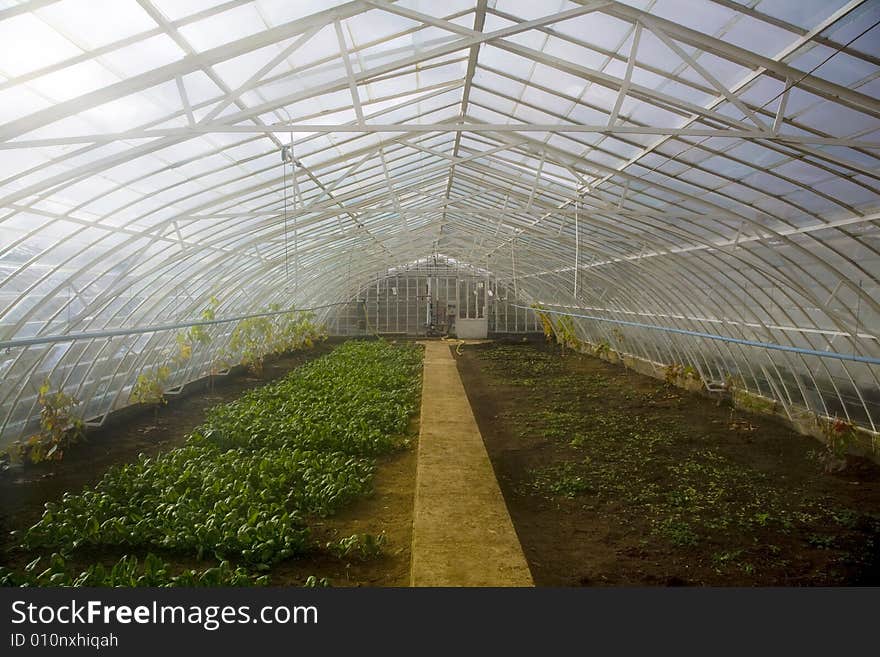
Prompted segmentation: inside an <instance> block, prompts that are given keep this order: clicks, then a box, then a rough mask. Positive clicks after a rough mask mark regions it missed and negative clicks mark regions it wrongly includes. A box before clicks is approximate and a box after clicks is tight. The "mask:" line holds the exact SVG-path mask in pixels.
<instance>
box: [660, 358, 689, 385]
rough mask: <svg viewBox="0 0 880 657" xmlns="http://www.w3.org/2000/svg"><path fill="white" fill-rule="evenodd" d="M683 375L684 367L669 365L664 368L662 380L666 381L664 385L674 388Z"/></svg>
mask: <svg viewBox="0 0 880 657" xmlns="http://www.w3.org/2000/svg"><path fill="white" fill-rule="evenodd" d="M683 374H684V365H680V364H679V363H670V364H669V365H667V366H666V369H665V370H663V380H664V381H666V385H668V386H674V385H676V384H677V383H678V380H679V378H681V377H682V375H683Z"/></svg>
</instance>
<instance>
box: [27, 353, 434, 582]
mask: <svg viewBox="0 0 880 657" xmlns="http://www.w3.org/2000/svg"><path fill="white" fill-rule="evenodd" d="M420 362H421V349H420V348H419V347H417V346H414V345H405V346H404V345H400V346H394V345H390V344H388V343H385V342H383V341H375V342H350V343H346V344H345V345H343V346H341V347H339V348H337V349H336V350H334V351H333V352H332V353H330V354H329V355H327V356H324V357H322V358H319V359H317V360H314V361H312V362H310V363H308V364H306V365H303V366H301V367H299V368H297V369H296V370H294V371H293V372H291V373H290V374H289V375H288V376H286V377H284V378H282V379H280V380H278V381H276V382H274V383H272V384H269V385H265V386H263V387H261V388H257V389H254V390H252V391H250V392H248V393H247V394H245V395H244V396H242V397H241V398H239V399H238V400H236V401H234V402H231V403H228V404H223V405H220V406H217V407H215V408H214V409H212V410H211V411H209V413H208V415H207V418H206V420H205V423H204V424H203V425H202V426H201V427H199V428H198V429H197V430H195V431H194V432H193V433H192V434H190V436H188V438H187V441H186V444H185V445H184V446H183V447H180V448H177V449H173V450H171V451H168V452H165V453H163V454H161V455H159V456H157V457H155V458H148V457H146V456H142V457H141V458H140V459H139V460H138V461H137V462H135V463H131V464H127V465H124V466H121V467H114V468H111V469H110V470H109V471H108V472H107V473H106V474H105V475H104V477H103V478H102V479H101V480H100V481H99V482H98V484H96V485H95V486H94V487H93V488H89V489H86V490H85V491H83V492H82V493H81V494H79V495H70V494H68V495H65V496H64V497H63V498H62V499H61V501H60V502H53V503H49V504H47V505H46V509H45V511H44V513H43V516H42V518H41V519H40V521H39V522H37V523H36V524H35V525H33V526H32V527H31V528H29V529H28V530H27V531H25V532H23V533H21V534H17V535H16V540H17V541H18V544H19V546H20V547H21V548H22V549H25V550H31V551H47V550H55V551H59V550H61V549H65V550H74V551H76V550H82V549H84V548H89V549H90V550H95V551H101V550H106V549H126V550H139V551H159V550H162V551H170V552H174V553H178V554H181V555H189V556H190V558H196V559H210V558H213V559H216V560H219V561H223V560H231V559H235V560H236V561H238V562H241V564H242V565H243V567H245V568H247V569H249V571H250V570H254V571H259V572H261V571H266V570H267V569H270V568H271V567H272V566H273V564H275V563H277V562H278V561H281V560H283V559H287V558H290V557H293V556H296V555H300V554H305V553H307V552H308V551H310V550H311V549H313V543H312V539H311V538H310V531H309V521H310V519H312V518H316V517H322V516H328V515H331V514H333V513H335V512H336V511H337V510H339V509H340V508H342V507H344V506H345V505H346V504H349V503H350V502H351V501H353V500H354V499H356V498H357V497H359V496H362V495H365V494H367V493H368V492H370V490H371V487H372V478H373V473H374V470H375V462H374V460H373V457H374V456H376V455H378V454H382V453H386V452H388V451H390V450H393V449H396V448H398V447H399V446H400V445H401V444H402V443H403V442H404V439H405V437H406V435H407V432H408V430H409V422H410V417H411V416H412V414H413V413H414V412H415V410H416V409H417V407H418V402H419V381H420V376H419V374H420ZM383 544H384V537H382V535H380V536H378V537H375V536H366V535H363V536H356V537H355V538H354V539H347V540H346V541H343V542H340V545H339V550H340V551H341V552H345V553H346V554H348V555H351V556H354V555H359V556H368V555H372V554H376V553H378V551H380V550H381V547H382V545H383ZM96 567H97V566H96ZM125 567H126V568H128V566H125ZM211 572H214V571H211ZM215 575H216V573H215ZM215 575H211V574H210V573H208V571H205V572H204V573H199V574H197V575H191V576H189V575H188V576H187V579H186V581H187V582H196V583H198V581H202V579H204V578H208V579H209V580H210V581H211V582H214V581H217V582H221V581H225V579H224V578H225V577H226V575H222V574H220V575H216V577H215ZM96 577H97V576H96ZM212 577H213V578H214V579H210V578H212ZM39 581H40V582H44V581H46V579H45V578H43V579H40V580H39ZM65 581H66V580H65ZM89 581H91V580H89ZM96 581H100V578H98V579H97V580H96ZM129 581H130V580H129ZM135 581H136V580H135ZM205 581H207V580H205ZM174 582H175V583H177V584H180V583H182V582H183V580H180V579H178V580H174ZM125 585H129V584H125ZM131 585H134V584H131ZM187 585H189V584H187Z"/></svg>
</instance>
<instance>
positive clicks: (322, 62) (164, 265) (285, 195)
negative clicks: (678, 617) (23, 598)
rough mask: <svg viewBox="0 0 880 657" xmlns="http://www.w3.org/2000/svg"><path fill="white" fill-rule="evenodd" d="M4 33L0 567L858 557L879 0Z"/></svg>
mask: <svg viewBox="0 0 880 657" xmlns="http://www.w3.org/2000/svg"><path fill="white" fill-rule="evenodd" d="M0 44H2V47H0V455H2V456H0V554H2V557H0V584H2V585H7V586H15V587H25V586H26V587H34V586H36V587H42V586H73V587H79V586H83V587H94V586H99V587H110V586H112V587H134V586H149V587H171V586H180V587H195V586H214V587H219V586H248V587H250V586H263V585H271V586H290V587H359V586H361V587H365V586H372V587H601V586H635V587H640V586H657V587H666V586H702V587H707V586H708V587H714V586H725V587H731V586H733V587H740V586H747V587H753V586H757V587H767V586H774V587H775V586H863V585H878V584H880V454H878V451H877V450H878V439H880V342H878V341H880V0H548V1H547V2H528V1H526V0H445V1H444V2H429V1H428V0H400V1H395V0H352V1H349V2H335V1H332V0H324V1H322V2H318V1H315V0H307V1H296V2H291V1H289V0H112V1H111V0H30V1H19V0H2V1H0Z"/></svg>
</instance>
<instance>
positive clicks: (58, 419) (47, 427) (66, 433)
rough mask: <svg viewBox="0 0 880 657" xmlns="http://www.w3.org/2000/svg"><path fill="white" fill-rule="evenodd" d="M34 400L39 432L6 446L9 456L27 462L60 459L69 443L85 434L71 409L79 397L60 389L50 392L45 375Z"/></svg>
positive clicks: (78, 419)
mask: <svg viewBox="0 0 880 657" xmlns="http://www.w3.org/2000/svg"><path fill="white" fill-rule="evenodd" d="M37 401H38V403H39V404H40V433H38V434H34V435H32V436H30V437H29V438H27V439H26V440H25V441H23V442H16V443H14V444H13V445H12V447H11V448H10V450H9V456H10V459H11V460H14V461H22V462H30V463H39V462H41V461H47V460H54V461H60V460H61V459H62V458H63V457H64V452H65V451H66V450H67V449H68V447H70V446H71V445H73V444H75V443H76V442H78V441H79V440H80V439H82V437H83V435H84V432H85V425H84V424H83V421H82V418H80V417H78V416H77V415H76V414H75V413H74V408H76V406H78V405H79V400H77V399H75V398H74V397H72V396H71V395H68V394H65V393H64V392H63V391H57V392H52V391H51V384H50V383H49V380H48V379H46V380H45V381H44V382H43V384H42V385H41V386H40V390H39V394H38V396H37Z"/></svg>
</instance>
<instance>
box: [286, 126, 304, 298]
mask: <svg viewBox="0 0 880 657" xmlns="http://www.w3.org/2000/svg"><path fill="white" fill-rule="evenodd" d="M289 139H290V171H291V174H290V175H291V178H292V179H293V297H294V299H296V298H297V296H298V295H299V230H298V228H297V221H296V219H297V214H298V212H297V207H299V206H301V205H302V193H301V192H300V189H299V181H298V180H297V175H296V174H297V171H296V158H295V157H294V154H293V133H292V132H291V133H290V135H289Z"/></svg>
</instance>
